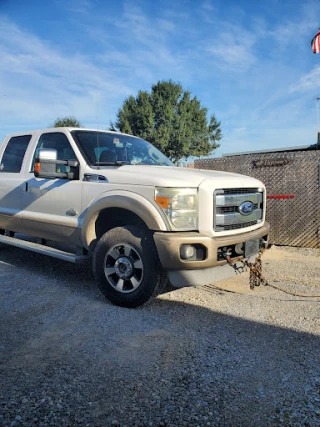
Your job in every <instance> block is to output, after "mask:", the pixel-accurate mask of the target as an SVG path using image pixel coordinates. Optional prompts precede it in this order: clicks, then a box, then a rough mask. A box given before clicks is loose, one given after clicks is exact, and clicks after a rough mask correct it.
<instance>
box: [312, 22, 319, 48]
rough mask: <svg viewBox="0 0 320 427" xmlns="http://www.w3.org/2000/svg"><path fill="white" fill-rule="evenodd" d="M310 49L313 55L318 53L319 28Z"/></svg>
mask: <svg viewBox="0 0 320 427" xmlns="http://www.w3.org/2000/svg"><path fill="white" fill-rule="evenodd" d="M311 48H312V52H313V53H320V28H319V30H318V32H317V34H316V35H315V36H314V37H313V39H312V41H311Z"/></svg>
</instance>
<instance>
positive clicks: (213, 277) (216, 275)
mask: <svg viewBox="0 0 320 427" xmlns="http://www.w3.org/2000/svg"><path fill="white" fill-rule="evenodd" d="M269 229H270V225H269V223H267V222H265V223H264V225H263V226H262V227H260V228H258V229H257V230H254V231H250V232H247V233H241V234H236V235H232V236H223V237H212V238H210V237H208V236H204V235H201V234H199V233H196V232H190V233H188V232H185V233H163V232H155V233H154V235H153V237H154V241H155V244H156V247H157V251H158V255H159V259H160V262H161V265H162V267H163V268H164V269H165V270H167V271H168V276H169V280H170V282H171V284H172V285H173V286H177V287H180V286H195V285H205V284H210V283H213V282H215V281H218V280H222V279H225V278H228V277H232V276H233V275H235V274H238V273H239V272H240V270H241V268H242V264H241V265H240V263H238V264H235V266H234V267H231V266H230V265H229V264H228V262H227V260H219V257H218V249H219V248H222V247H227V248H229V247H234V246H235V245H237V244H239V243H244V242H246V241H248V240H252V239H263V241H264V242H265V243H264V245H265V246H266V245H267V243H266V242H267V241H268V234H269ZM185 244H190V245H202V246H203V247H204V248H205V253H206V256H205V259H203V260H195V261H188V260H183V259H181V256H180V247H181V246H182V245H185ZM256 255H257V254H256ZM236 257H237V258H239V256H238V255H237V256H236ZM254 257H255V255H254V256H252V257H251V259H250V261H252V258H253V259H254ZM231 259H232V257H231ZM238 267H239V268H238Z"/></svg>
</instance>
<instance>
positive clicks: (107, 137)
mask: <svg viewBox="0 0 320 427" xmlns="http://www.w3.org/2000/svg"><path fill="white" fill-rule="evenodd" d="M71 134H72V136H73V138H74V140H75V142H76V144H77V145H78V147H79V150H80V151H81V153H82V154H83V156H84V158H85V159H86V161H87V163H88V164H89V165H90V166H109V165H122V164H128V165H157V166H160V165H161V166H174V164H173V163H172V162H171V161H170V160H169V159H168V158H167V157H166V156H165V155H164V154H162V153H161V152H160V151H159V150H157V149H156V148H155V147H154V146H153V145H151V144H150V143H149V142H147V141H145V140H143V139H140V138H136V137H133V136H129V135H123V134H117V133H112V132H110V133H109V132H99V131H97V132H96V131H89V130H74V131H72V132H71Z"/></svg>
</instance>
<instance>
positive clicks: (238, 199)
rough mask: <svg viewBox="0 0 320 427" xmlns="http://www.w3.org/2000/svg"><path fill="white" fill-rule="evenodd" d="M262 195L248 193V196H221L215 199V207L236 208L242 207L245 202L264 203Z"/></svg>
mask: <svg viewBox="0 0 320 427" xmlns="http://www.w3.org/2000/svg"><path fill="white" fill-rule="evenodd" d="M262 196H263V195H262V193H248V194H235V195H229V194H228V195H223V194H221V195H220V194H219V195H216V197H215V206H217V207H218V206H235V205H241V203H243V202H251V203H253V204H260V203H262V200H263V198H262Z"/></svg>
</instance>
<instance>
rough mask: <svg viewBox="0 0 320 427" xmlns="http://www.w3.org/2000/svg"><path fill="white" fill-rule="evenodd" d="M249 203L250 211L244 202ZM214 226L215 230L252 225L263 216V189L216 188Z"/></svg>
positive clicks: (235, 228)
mask: <svg viewBox="0 0 320 427" xmlns="http://www.w3.org/2000/svg"><path fill="white" fill-rule="evenodd" d="M245 202H251V203H249V204H248V205H249V212H244V209H243V206H244V205H243V204H244V203H245ZM213 209H214V215H213V218H214V219H213V228H214V230H215V231H218V232H219V231H227V230H237V229H242V228H246V227H251V226H252V225H256V224H258V223H259V222H261V221H262V218H263V190H262V189H261V188H227V189H221V190H216V191H215V192H214V196H213Z"/></svg>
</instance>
